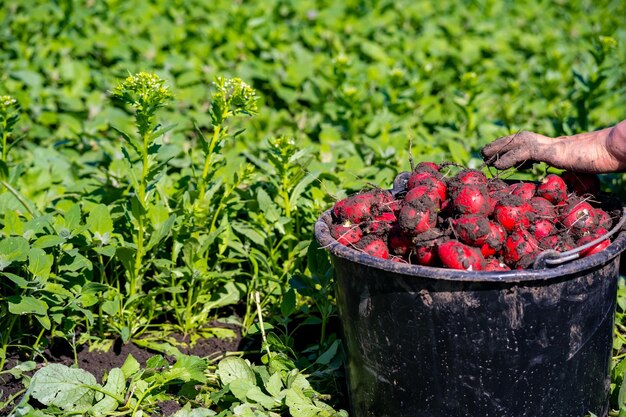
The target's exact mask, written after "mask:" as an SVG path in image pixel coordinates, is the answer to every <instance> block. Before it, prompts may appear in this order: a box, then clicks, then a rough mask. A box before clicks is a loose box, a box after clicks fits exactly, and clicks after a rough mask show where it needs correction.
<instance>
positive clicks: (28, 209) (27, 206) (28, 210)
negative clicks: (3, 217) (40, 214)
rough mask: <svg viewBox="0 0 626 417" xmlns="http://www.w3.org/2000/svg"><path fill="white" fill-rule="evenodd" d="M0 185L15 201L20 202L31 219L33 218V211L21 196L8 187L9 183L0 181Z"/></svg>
mask: <svg viewBox="0 0 626 417" xmlns="http://www.w3.org/2000/svg"><path fill="white" fill-rule="evenodd" d="M0 184H1V185H3V186H4V187H5V188H6V189H7V190H9V192H10V193H11V194H13V197H15V198H16V199H17V201H19V202H20V204H21V205H22V206H23V207H24V208H25V209H26V211H27V212H28V214H30V215H31V217H35V212H34V211H33V209H32V208H31V207H30V206H29V204H28V202H27V201H26V199H25V198H24V197H22V195H21V194H20V193H19V192H18V191H17V190H16V189H15V188H13V187H11V185H9V183H8V182H6V181H4V180H0Z"/></svg>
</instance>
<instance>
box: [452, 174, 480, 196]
mask: <svg viewBox="0 0 626 417" xmlns="http://www.w3.org/2000/svg"><path fill="white" fill-rule="evenodd" d="M486 184H487V177H485V174H483V173H482V172H480V171H477V170H475V169H465V170H463V171H461V172H459V173H458V174H456V175H455V176H454V177H452V178H451V179H450V180H449V181H448V195H450V197H451V198H453V199H454V198H455V197H456V195H457V194H458V193H459V191H460V190H461V189H463V188H464V187H465V186H467V185H481V186H485V185H486Z"/></svg>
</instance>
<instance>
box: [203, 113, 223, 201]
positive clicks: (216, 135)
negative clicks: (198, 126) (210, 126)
mask: <svg viewBox="0 0 626 417" xmlns="http://www.w3.org/2000/svg"><path fill="white" fill-rule="evenodd" d="M221 132H222V126H221V125H217V126H215V128H214V130H213V137H212V138H211V143H210V144H209V149H208V151H207V153H206V155H205V156H204V168H203V169H202V177H200V187H199V188H198V198H204V193H205V191H206V177H207V175H209V168H211V155H213V151H214V150H215V145H217V140H218V139H219V136H220V133H221Z"/></svg>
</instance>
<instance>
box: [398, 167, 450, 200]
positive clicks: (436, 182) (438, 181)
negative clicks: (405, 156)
mask: <svg viewBox="0 0 626 417" xmlns="http://www.w3.org/2000/svg"><path fill="white" fill-rule="evenodd" d="M440 177H441V175H440V174H437V175H435V174H432V173H430V172H417V173H414V174H412V175H411V176H410V177H409V180H408V181H407V184H406V188H407V190H408V191H409V192H411V191H412V190H413V189H414V188H416V187H418V186H426V187H429V188H430V189H433V191H432V192H433V193H436V194H437V195H438V196H439V199H440V200H441V201H443V200H445V199H446V196H447V189H448V186H447V185H446V183H445V182H444V181H443V179H442V178H440ZM405 198H406V197H405Z"/></svg>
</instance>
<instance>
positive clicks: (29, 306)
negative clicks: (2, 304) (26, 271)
mask: <svg viewBox="0 0 626 417" xmlns="http://www.w3.org/2000/svg"><path fill="white" fill-rule="evenodd" d="M7 300H8V302H9V312H10V313H12V314H37V315H40V316H45V315H46V314H47V311H48V304H46V303H45V302H44V301H42V300H38V299H36V298H35V297H31V296H23V295H12V296H10V297H7Z"/></svg>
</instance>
